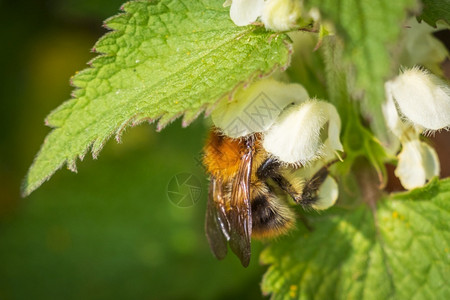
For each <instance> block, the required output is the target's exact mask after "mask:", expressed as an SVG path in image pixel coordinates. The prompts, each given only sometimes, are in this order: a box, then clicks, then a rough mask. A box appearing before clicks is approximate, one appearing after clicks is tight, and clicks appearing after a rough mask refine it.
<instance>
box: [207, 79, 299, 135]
mask: <svg viewBox="0 0 450 300" xmlns="http://www.w3.org/2000/svg"><path fill="white" fill-rule="evenodd" d="M307 99H308V92H307V91H306V90H305V88H304V87H303V86H301V85H300V84H297V83H291V84H287V83H283V82H279V81H276V80H274V79H272V78H268V79H263V80H260V81H257V82H255V83H253V84H251V85H250V86H249V87H248V88H246V89H244V88H241V89H239V90H238V91H237V92H236V94H235V95H234V97H233V100H232V101H228V99H223V100H222V101H221V102H220V103H219V104H218V106H217V107H216V109H215V110H214V111H213V112H212V115H211V117H212V120H213V123H214V125H215V126H216V127H218V128H220V129H221V130H222V131H223V132H224V133H225V134H226V135H228V136H230V137H233V138H237V137H241V136H245V135H248V134H251V133H254V132H264V131H266V130H267V129H269V128H270V126H272V124H273V123H274V122H275V120H276V118H277V117H278V116H279V114H280V113H281V112H282V110H283V109H284V108H285V107H286V106H287V105H289V104H291V103H301V102H303V101H306V100H307Z"/></svg>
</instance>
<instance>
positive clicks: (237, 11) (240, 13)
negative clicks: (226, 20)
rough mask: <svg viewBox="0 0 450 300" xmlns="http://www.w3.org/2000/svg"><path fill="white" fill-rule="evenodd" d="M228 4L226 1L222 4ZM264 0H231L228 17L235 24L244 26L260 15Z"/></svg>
mask: <svg viewBox="0 0 450 300" xmlns="http://www.w3.org/2000/svg"><path fill="white" fill-rule="evenodd" d="M228 5H230V1H228V0H227V1H226V2H225V3H224V6H228ZM263 8H264V0H233V1H232V2H231V8H230V17H231V20H233V22H234V24H236V25H237V26H246V25H250V24H251V23H253V22H255V21H256V19H257V18H258V17H259V16H261V14H262V11H263Z"/></svg>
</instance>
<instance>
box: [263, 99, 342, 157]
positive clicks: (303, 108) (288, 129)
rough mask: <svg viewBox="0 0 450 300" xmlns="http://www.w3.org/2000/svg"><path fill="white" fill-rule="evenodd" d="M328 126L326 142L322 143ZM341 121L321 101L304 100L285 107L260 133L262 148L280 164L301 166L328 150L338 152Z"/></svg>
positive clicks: (326, 104)
mask: <svg viewBox="0 0 450 300" xmlns="http://www.w3.org/2000/svg"><path fill="white" fill-rule="evenodd" d="M326 124H328V132H327V133H328V138H327V142H326V143H324V141H322V134H323V129H324V128H325V125H326ZM340 130H341V122H340V118H339V115H338V113H337V111H336V108H335V107H334V106H333V105H332V104H330V103H328V102H324V101H315V100H311V101H307V102H304V103H302V104H300V105H294V106H292V107H289V108H287V109H286V110H285V111H284V112H283V113H282V114H281V115H280V117H279V118H278V120H277V121H276V122H275V123H274V124H273V125H272V127H271V128H270V129H269V130H268V131H267V132H266V133H265V134H264V141H263V146H264V148H265V149H266V150H267V151H268V152H269V153H271V154H272V155H274V156H275V157H277V158H278V159H279V160H280V161H282V162H285V163H290V164H298V163H300V164H302V165H305V164H306V163H308V162H310V161H312V160H315V159H317V158H319V157H321V156H323V154H324V153H325V152H327V151H328V150H329V149H324V147H326V146H330V147H332V148H333V149H332V151H334V150H342V144H341V142H340V140H339V133H340Z"/></svg>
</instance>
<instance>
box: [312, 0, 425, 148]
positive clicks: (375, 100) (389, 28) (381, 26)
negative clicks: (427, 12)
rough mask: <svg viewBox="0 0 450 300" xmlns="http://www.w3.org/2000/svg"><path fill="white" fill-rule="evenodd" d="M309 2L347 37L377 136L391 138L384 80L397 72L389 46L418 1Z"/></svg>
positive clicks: (366, 110)
mask: <svg viewBox="0 0 450 300" xmlns="http://www.w3.org/2000/svg"><path fill="white" fill-rule="evenodd" d="M307 3H308V5H309V7H317V8H318V9H319V10H320V12H321V14H322V16H323V18H324V19H325V20H328V21H331V22H332V23H333V24H334V26H335V28H336V31H337V35H339V36H340V37H342V38H343V39H344V42H345V54H346V58H347V60H348V61H349V62H351V63H352V64H353V65H354V67H355V70H356V74H355V78H356V84H357V89H363V90H364V91H365V94H364V95H365V99H364V100H365V101H364V102H363V103H364V106H363V109H364V113H365V114H366V115H367V116H368V119H369V120H371V121H372V127H373V129H374V131H375V133H376V134H377V136H379V137H380V138H381V139H382V140H387V139H388V138H387V137H386V132H387V130H386V125H385V123H384V118H383V114H382V110H381V103H382V102H383V101H384V82H385V80H386V79H388V77H389V76H390V75H392V74H391V72H392V71H397V69H396V68H395V66H394V68H393V63H392V61H391V59H390V57H389V47H388V46H389V45H391V44H392V43H393V42H395V41H396V39H397V37H398V35H399V32H400V29H401V26H402V23H403V22H404V21H405V17H406V13H407V10H408V9H413V8H415V6H414V5H415V3H416V1H415V0H400V1H390V0H380V1H372V0H344V1H335V0H309V1H307ZM352 92H357V90H355V91H352Z"/></svg>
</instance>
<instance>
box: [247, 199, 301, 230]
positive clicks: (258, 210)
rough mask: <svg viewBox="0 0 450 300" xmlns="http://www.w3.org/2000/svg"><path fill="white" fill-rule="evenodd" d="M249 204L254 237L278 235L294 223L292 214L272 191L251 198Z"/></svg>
mask: <svg viewBox="0 0 450 300" xmlns="http://www.w3.org/2000/svg"><path fill="white" fill-rule="evenodd" d="M251 204H252V232H253V236H254V237H260V238H265V237H273V236H278V235H280V234H283V233H285V232H286V231H287V230H288V229H289V228H291V227H292V226H293V224H294V219H295V216H294V214H293V213H292V211H291V210H290V209H289V208H288V207H287V206H286V204H284V203H282V200H281V199H279V198H278V197H277V196H276V195H275V194H274V193H273V192H272V191H270V192H268V193H267V194H264V195H259V196H257V197H255V198H253V199H252V201H251Z"/></svg>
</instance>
